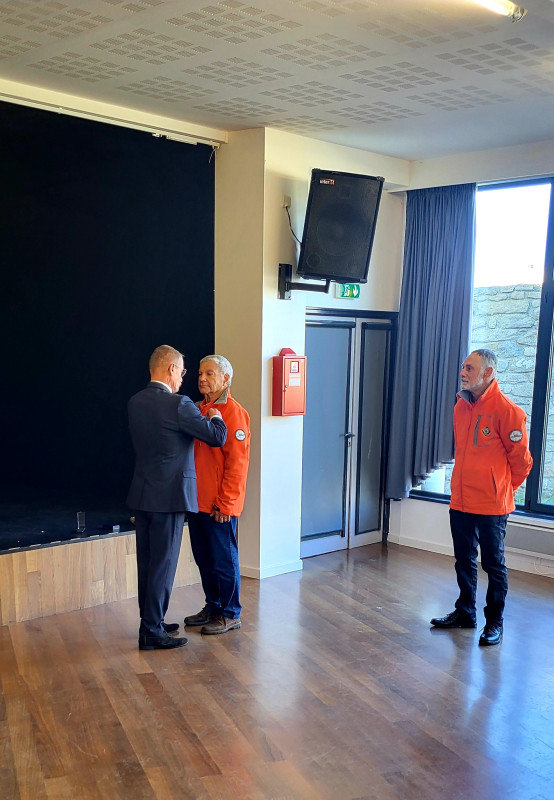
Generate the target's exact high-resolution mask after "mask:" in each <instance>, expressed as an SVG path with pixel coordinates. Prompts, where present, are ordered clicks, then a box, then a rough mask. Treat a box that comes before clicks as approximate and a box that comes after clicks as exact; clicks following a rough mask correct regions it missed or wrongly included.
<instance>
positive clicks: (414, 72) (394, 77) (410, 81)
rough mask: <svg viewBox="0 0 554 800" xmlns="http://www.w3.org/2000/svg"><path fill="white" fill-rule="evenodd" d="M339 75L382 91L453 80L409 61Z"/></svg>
mask: <svg viewBox="0 0 554 800" xmlns="http://www.w3.org/2000/svg"><path fill="white" fill-rule="evenodd" d="M340 77H341V78H342V79H343V80H346V81H350V82H352V83H359V84H361V85H362V86H369V87H370V88H371V89H380V90H381V91H382V92H403V91H406V90H408V89H414V88H417V87H418V86H434V85H435V84H440V83H449V82H450V81H452V80H453V79H452V78H451V77H449V76H448V75H441V74H440V73H439V72H434V71H433V70H429V69H424V68H422V67H418V66H416V65H415V64H412V63H411V62H409V61H401V62H399V63H397V64H387V65H385V66H382V67H377V68H375V69H363V70H361V71H360V72H354V73H346V74H345V75H340Z"/></svg>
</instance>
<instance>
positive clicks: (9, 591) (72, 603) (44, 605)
mask: <svg viewBox="0 0 554 800" xmlns="http://www.w3.org/2000/svg"><path fill="white" fill-rule="evenodd" d="M199 581H200V577H199V574H198V570H197V568H196V565H195V563H194V560H193V558H192V554H191V551H190V542H189V538H188V532H187V528H186V527H185V532H184V535H183V544H182V545H181V555H180V557H179V563H178V566H177V574H176V576H175V584H174V585H175V586H176V587H177V586H190V585H191V584H193V583H198V582H199ZM136 595H137V566H136V546H135V534H134V532H132V533H122V534H110V535H107V536H96V537H90V538H86V539H74V540H72V541H69V542H62V543H60V544H54V545H50V546H48V545H46V546H40V547H31V548H28V549H22V550H13V551H8V552H6V553H2V554H0V625H7V624H9V623H13V622H24V621H25V620H31V619H37V618H39V617H47V616H49V615H50V614H60V613H63V612H65V611H77V610H79V609H82V608H90V607H91V606H98V605H102V604H103V603H111V602H112V601H114V600H126V599H127V598H130V597H136Z"/></svg>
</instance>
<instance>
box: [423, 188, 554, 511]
mask: <svg viewBox="0 0 554 800" xmlns="http://www.w3.org/2000/svg"><path fill="white" fill-rule="evenodd" d="M553 184H554V179H542V180H535V181H526V182H519V183H511V184H496V185H488V186H483V187H479V189H478V192H477V199H476V215H477V221H476V242H475V269H474V281H473V311H472V324H471V350H475V349H477V348H480V347H487V348H490V349H491V350H494V351H495V353H496V355H497V356H498V381H499V384H500V387H501V389H502V391H504V392H505V393H506V394H507V395H508V396H509V397H511V398H512V399H513V400H514V401H515V402H516V403H517V404H518V405H519V406H521V407H522V408H523V409H524V410H525V411H526V413H527V418H528V427H529V430H530V447H531V452H532V454H533V459H534V462H535V466H534V468H533V472H532V473H531V475H530V476H529V478H528V479H527V481H526V483H525V484H524V485H523V486H522V487H520V489H519V490H518V492H517V495H516V503H517V505H518V508H520V509H522V510H526V511H529V512H533V513H540V514H551V515H554V379H553V376H552V370H551V363H552V349H553V345H552V343H553V339H554V337H553V327H552V306H553V300H554V296H553V295H554V291H553V289H554V287H553V274H552V273H553V263H552V262H553V257H554V202H553V201H554V191H553ZM451 472H452V466H451V465H447V466H445V467H443V468H441V469H440V470H437V471H436V472H435V473H433V475H431V476H430V477H429V478H428V479H427V481H426V482H425V483H424V484H423V485H422V486H421V487H419V489H420V491H421V492H423V493H425V494H428V493H432V494H434V495H449V494H450V475H451Z"/></svg>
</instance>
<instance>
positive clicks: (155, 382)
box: [127, 344, 227, 650]
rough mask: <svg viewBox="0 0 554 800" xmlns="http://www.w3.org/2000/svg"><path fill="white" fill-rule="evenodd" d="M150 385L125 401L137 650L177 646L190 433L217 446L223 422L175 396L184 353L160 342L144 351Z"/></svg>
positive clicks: (190, 477)
mask: <svg viewBox="0 0 554 800" xmlns="http://www.w3.org/2000/svg"><path fill="white" fill-rule="evenodd" d="M149 367H150V383H149V384H148V386H146V388H145V389H143V390H142V391H140V392H138V393H137V394H135V395H134V396H133V397H131V399H130V400H129V405H128V411H129V428H130V431H131V439H132V441H133V447H134V450H135V456H136V462H135V471H134V474H133V480H132V482H131V488H130V489H129V495H128V497H127V504H128V505H129V507H130V508H131V509H132V511H133V512H134V516H135V528H136V540H137V570H138V601H139V610H140V628H139V648H140V649H141V650H155V649H164V650H169V649H172V648H175V647H182V646H183V645H185V644H186V643H187V641H188V640H187V639H186V638H184V637H183V638H173V637H171V636H169V635H168V634H169V633H173V632H175V631H176V630H178V628H179V626H178V625H177V624H176V623H174V624H167V623H166V622H165V621H164V618H165V613H166V611H167V607H168V605H169V598H170V596H171V589H172V588H173V580H174V578H175V571H176V569H177V560H178V558H179V551H180V547H181V536H182V532H183V525H184V521H185V512H186V511H193V512H197V511H198V501H197V494H196V472H195V469H194V448H193V445H194V439H195V438H196V439H199V440H200V441H202V442H205V443H206V444H209V445H211V446H212V447H221V445H223V444H225V440H226V438H227V427H226V425H225V423H224V421H223V419H222V418H221V414H220V413H219V411H217V410H216V409H213V410H212V413H211V414H210V415H209V416H208V415H206V416H205V417H204V416H202V414H201V413H200V411H199V410H198V408H197V407H196V405H195V404H194V403H193V402H192V400H190V398H188V397H186V396H184V395H179V394H176V392H177V391H178V389H179V388H180V386H181V383H182V380H183V376H184V375H185V373H186V369H185V364H184V358H183V355H182V354H181V353H180V352H179V351H178V350H175V349H174V348H173V347H170V346H169V345H165V344H162V345H160V347H157V348H156V349H155V350H154V352H153V353H152V355H151V356H150V363H149Z"/></svg>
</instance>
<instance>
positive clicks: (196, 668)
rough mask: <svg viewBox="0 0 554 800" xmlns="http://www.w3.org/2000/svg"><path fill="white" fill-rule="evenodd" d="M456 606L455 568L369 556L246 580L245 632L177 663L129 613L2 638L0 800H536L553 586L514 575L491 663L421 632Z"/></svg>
mask: <svg viewBox="0 0 554 800" xmlns="http://www.w3.org/2000/svg"><path fill="white" fill-rule="evenodd" d="M484 592H485V581H484V580H483V575H482V574H480V585H479V602H480V604H481V606H482V604H483V599H484ZM455 596H456V592H455V578H454V570H453V561H452V559H451V558H449V557H447V556H441V555H436V554H432V553H425V552H422V551H417V550H413V549H410V548H402V547H398V546H395V545H389V547H388V549H384V548H382V547H381V545H371V546H368V547H363V548H359V549H356V550H353V551H349V552H346V551H342V552H340V553H333V554H329V555H324V556H317V557H315V558H312V559H307V560H305V561H304V570H303V572H295V573H290V574H287V575H280V576H277V577H274V578H267V579H265V580H263V581H261V582H259V581H255V580H252V579H244V580H243V591H242V599H243V604H244V611H243V627H242V629H241V630H237V631H231V632H229V633H227V634H225V635H223V636H210V637H202V636H201V635H200V634H199V632H198V630H197V629H196V630H191V632H190V633H189V634H188V636H189V639H190V641H189V644H188V645H187V647H185V648H182V649H179V650H175V651H170V652H160V651H152V652H140V651H139V650H138V649H137V626H138V620H137V608H136V600H121V601H117V602H112V603H107V604H104V605H101V606H96V607H93V608H88V609H84V610H81V611H73V612H70V613H65V614H57V615H53V616H50V617H45V618H42V619H35V620H33V621H29V622H20V623H16V624H11V625H5V626H3V627H0V676H1V678H0V679H1V686H2V695H1V697H0V798H2V800H4V798H6V800H41V799H42V798H46V800H65V798H68V800H69V799H70V800H89V798H90V799H91V800H117V799H118V798H122V800H142V798H144V800H174V798H175V799H179V800H180V799H181V798H183V800H187V799H188V798H191V800H220V799H221V800H231V799H232V798H237V799H238V800H420V799H421V800H551V798H552V797H553V796H554V789H553V787H554V636H553V631H554V614H553V609H554V603H553V598H554V581H553V580H552V579H550V578H546V577H542V576H539V575H536V576H535V575H529V574H525V573H516V572H513V571H512V572H510V593H509V595H508V602H507V607H506V618H505V635H504V641H503V642H502V644H501V645H500V646H499V647H492V648H479V647H478V646H477V641H478V635H479V630H477V631H472V630H457V631H438V630H434V629H430V627H429V619H430V618H431V617H432V616H435V615H437V614H443V613H446V612H448V611H450V610H451V609H452V608H453V601H454V599H455ZM201 605H202V595H201V590H200V587H199V586H189V587H185V588H179V589H175V590H174V593H173V598H172V605H171V609H170V612H171V613H170V614H168V621H174V620H175V621H180V622H181V621H182V618H183V616H184V615H185V614H190V613H193V612H196V611H198V610H199V608H200V607H201ZM480 624H482V622H481V623H480Z"/></svg>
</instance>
